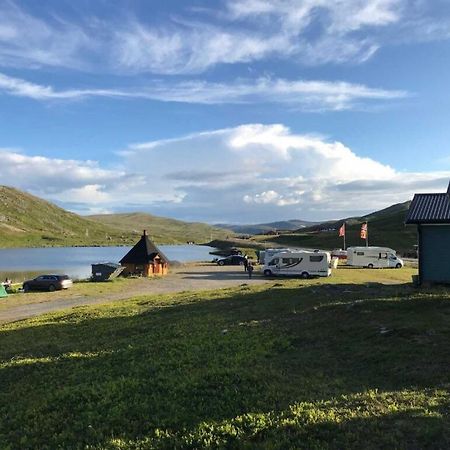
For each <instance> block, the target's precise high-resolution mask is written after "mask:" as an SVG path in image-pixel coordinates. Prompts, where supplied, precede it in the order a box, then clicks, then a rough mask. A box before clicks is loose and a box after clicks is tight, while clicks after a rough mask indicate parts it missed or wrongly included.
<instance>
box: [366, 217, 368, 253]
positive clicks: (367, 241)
mask: <svg viewBox="0 0 450 450" xmlns="http://www.w3.org/2000/svg"><path fill="white" fill-rule="evenodd" d="M368 246H369V222H367V221H366V247H368Z"/></svg>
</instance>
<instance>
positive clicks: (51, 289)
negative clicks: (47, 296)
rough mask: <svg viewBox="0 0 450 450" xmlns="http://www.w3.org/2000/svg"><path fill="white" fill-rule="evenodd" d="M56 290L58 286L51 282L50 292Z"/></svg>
mask: <svg viewBox="0 0 450 450" xmlns="http://www.w3.org/2000/svg"><path fill="white" fill-rule="evenodd" d="M55 290H56V288H55V285H54V284H51V285H50V286H49V287H48V291H49V292H53V291H55Z"/></svg>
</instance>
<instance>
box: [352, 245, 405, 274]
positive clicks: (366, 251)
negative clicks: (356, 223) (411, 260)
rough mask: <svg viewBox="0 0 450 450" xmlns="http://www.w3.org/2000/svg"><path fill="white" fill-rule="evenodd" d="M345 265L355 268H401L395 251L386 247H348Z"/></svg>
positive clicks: (401, 262)
mask: <svg viewBox="0 0 450 450" xmlns="http://www.w3.org/2000/svg"><path fill="white" fill-rule="evenodd" d="M347 264H348V265H349V266H355V267H368V268H369V269H375V268H378V269H380V268H396V269H400V268H402V267H403V260H402V259H400V258H399V257H398V256H397V255H396V252H395V250H392V248H388V247H349V248H348V249H347Z"/></svg>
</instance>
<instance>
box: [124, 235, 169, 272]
mask: <svg viewBox="0 0 450 450" xmlns="http://www.w3.org/2000/svg"><path fill="white" fill-rule="evenodd" d="M157 256H159V257H160V259H161V261H162V262H164V263H168V262H169V260H168V258H167V257H166V255H164V253H163V252H162V251H161V250H159V248H158V247H157V246H156V245H155V244H154V243H153V242H152V241H151V240H150V238H149V237H148V235H147V233H146V232H145V230H144V233H143V234H142V236H141V239H140V240H139V242H137V244H136V245H135V246H134V247H133V248H132V249H131V250H130V251H129V252H128V253H127V254H126V255H125V256H124V257H123V258H122V259H121V260H120V263H121V264H149V263H151V262H153V260H154V259H155V258H156V257H157Z"/></svg>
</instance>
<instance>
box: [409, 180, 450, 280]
mask: <svg viewBox="0 0 450 450" xmlns="http://www.w3.org/2000/svg"><path fill="white" fill-rule="evenodd" d="M406 223H407V224H415V225H417V231H418V244H419V245H418V247H419V252H418V253H419V283H420V284H423V283H446V284H449V283H450V260H449V257H448V256H449V254H450V184H449V185H448V189H447V192H445V193H444V192H442V193H432V194H416V195H415V196H414V198H413V201H412V202H411V206H410V207H409V212H408V217H407V218H406Z"/></svg>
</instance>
